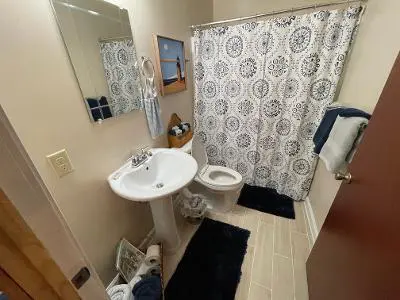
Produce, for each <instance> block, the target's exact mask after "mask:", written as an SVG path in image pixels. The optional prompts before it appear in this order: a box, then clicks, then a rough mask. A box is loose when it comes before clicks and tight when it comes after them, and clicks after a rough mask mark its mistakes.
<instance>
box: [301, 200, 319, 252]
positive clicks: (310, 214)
mask: <svg viewBox="0 0 400 300" xmlns="http://www.w3.org/2000/svg"><path fill="white" fill-rule="evenodd" d="M304 202H305V205H304V207H305V212H306V219H307V225H308V228H309V232H310V234H311V239H312V243H313V244H314V243H315V240H316V239H317V236H318V233H319V230H318V226H317V222H316V221H315V215H314V211H313V209H312V206H311V201H310V198H309V197H308V196H307V197H306V199H305V200H304Z"/></svg>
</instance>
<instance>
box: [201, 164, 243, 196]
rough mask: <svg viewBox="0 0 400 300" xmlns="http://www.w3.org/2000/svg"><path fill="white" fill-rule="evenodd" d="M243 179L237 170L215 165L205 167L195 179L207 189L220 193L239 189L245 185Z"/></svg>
mask: <svg viewBox="0 0 400 300" xmlns="http://www.w3.org/2000/svg"><path fill="white" fill-rule="evenodd" d="M242 179H243V178H242V175H240V173H238V172H236V171H235V170H232V169H230V168H227V167H223V166H214V165H206V166H204V168H203V169H202V170H201V171H200V172H199V173H198V175H197V176H196V178H195V180H196V181H198V182H200V183H201V184H203V185H205V186H206V187H208V188H210V189H213V190H218V191H226V190H234V189H237V188H239V187H240V186H241V185H242V184H243V183H242Z"/></svg>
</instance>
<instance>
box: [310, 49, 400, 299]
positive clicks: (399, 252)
mask: <svg viewBox="0 0 400 300" xmlns="http://www.w3.org/2000/svg"><path fill="white" fill-rule="evenodd" d="M349 171H350V173H351V175H352V177H353V180H352V182H351V184H346V183H344V182H343V183H342V185H341V187H340V189H339V192H338V194H337V195H336V198H335V200H334V202H333V204H332V207H331V209H330V211H329V213H328V216H327V218H326V220H325V223H324V225H323V226H322V229H321V232H320V234H319V236H318V238H317V241H316V243H315V245H314V248H313V249H312V251H311V254H310V257H309V258H308V261H307V277H308V287H309V295H310V299H311V300H321V299H323V300H330V299H332V300H333V299H335V300H347V299H348V300H358V299H359V300H369V299H371V300H372V299H373V300H376V299H400V56H399V57H398V58H397V60H396V62H395V65H394V67H393V69H392V72H391V74H390V76H389V78H388V80H387V82H386V85H385V88H384V89H383V92H382V94H381V97H380V99H379V102H378V104H377V106H376V108H375V111H374V113H373V116H372V118H371V121H370V123H369V125H368V128H367V130H366V133H365V136H364V138H363V141H362V143H361V145H360V146H359V149H358V151H357V153H356V155H355V157H354V160H353V162H352V163H351V165H350V166H349Z"/></svg>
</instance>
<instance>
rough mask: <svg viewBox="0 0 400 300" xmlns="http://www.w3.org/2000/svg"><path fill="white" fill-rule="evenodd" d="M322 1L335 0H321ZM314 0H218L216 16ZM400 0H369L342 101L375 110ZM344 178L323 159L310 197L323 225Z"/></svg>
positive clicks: (393, 48)
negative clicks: (338, 178)
mask: <svg viewBox="0 0 400 300" xmlns="http://www.w3.org/2000/svg"><path fill="white" fill-rule="evenodd" d="M318 2H320V3H321V2H331V1H330V0H327V1H318ZM314 3H315V1H314V0H279V1H278V0H273V1H271V0H270V1H264V0H249V1H241V0H214V20H215V21H217V20H221V19H229V18H234V17H240V16H247V15H251V14H257V13H263V12H268V11H273V10H279V9H285V8H291V7H298V6H303V5H313V4H314ZM399 12H400V1H398V0H369V1H368V4H367V10H366V12H365V15H364V17H363V20H362V23H361V25H360V31H359V34H358V36H357V40H356V43H355V45H354V48H353V52H352V54H351V59H350V62H349V64H348V68H347V71H346V74H345V78H344V83H343V86H342V89H341V92H340V95H339V99H338V101H339V102H342V103H344V104H347V105H351V106H354V107H358V108H362V109H364V110H366V111H369V112H372V111H373V109H374V107H375V104H376V102H377V101H378V98H379V95H380V93H381V91H382V88H383V86H384V84H385V82H386V79H387V77H388V75H389V72H390V70H391V67H392V65H393V62H394V60H395V58H396V56H397V53H398V51H399V49H400V18H399ZM339 186H340V182H336V181H335V180H334V179H333V175H332V174H330V173H328V172H327V171H326V169H325V166H324V164H323V163H319V164H318V166H317V170H316V173H315V177H314V182H313V184H312V186H311V191H310V194H309V198H310V201H311V206H312V208H313V211H314V214H315V219H316V222H317V227H318V229H320V228H321V226H322V224H323V222H324V220H325V217H326V215H327V213H328V211H329V208H330V206H331V204H332V202H333V199H334V197H335V195H336V193H337V191H338V189H339Z"/></svg>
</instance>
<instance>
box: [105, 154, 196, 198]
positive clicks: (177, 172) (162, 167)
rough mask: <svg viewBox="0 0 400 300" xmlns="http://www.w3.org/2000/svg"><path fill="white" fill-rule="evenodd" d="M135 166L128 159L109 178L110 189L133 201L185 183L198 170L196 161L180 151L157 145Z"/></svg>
mask: <svg viewBox="0 0 400 300" xmlns="http://www.w3.org/2000/svg"><path fill="white" fill-rule="evenodd" d="M151 152H152V153H153V156H151V157H150V158H149V160H148V161H146V162H145V163H143V164H142V165H141V166H139V167H137V168H132V166H131V163H130V161H129V162H127V163H126V164H125V165H123V166H122V167H121V168H120V169H119V170H117V171H116V172H114V173H112V174H111V175H110V176H109V177H108V182H109V184H110V186H111V189H112V190H113V191H114V192H115V193H116V194H117V195H119V196H121V197H123V198H125V199H128V200H133V201H151V200H154V199H157V198H162V197H166V196H168V195H171V194H173V193H175V192H177V191H179V190H180V189H181V188H183V187H185V186H186V185H188V184H189V183H190V182H191V181H192V180H193V178H194V176H195V175H196V173H197V162H196V160H195V159H194V158H193V157H192V156H190V155H188V154H186V153H184V152H182V151H179V150H174V149H167V148H165V149H164V148H159V149H153V150H151Z"/></svg>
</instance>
